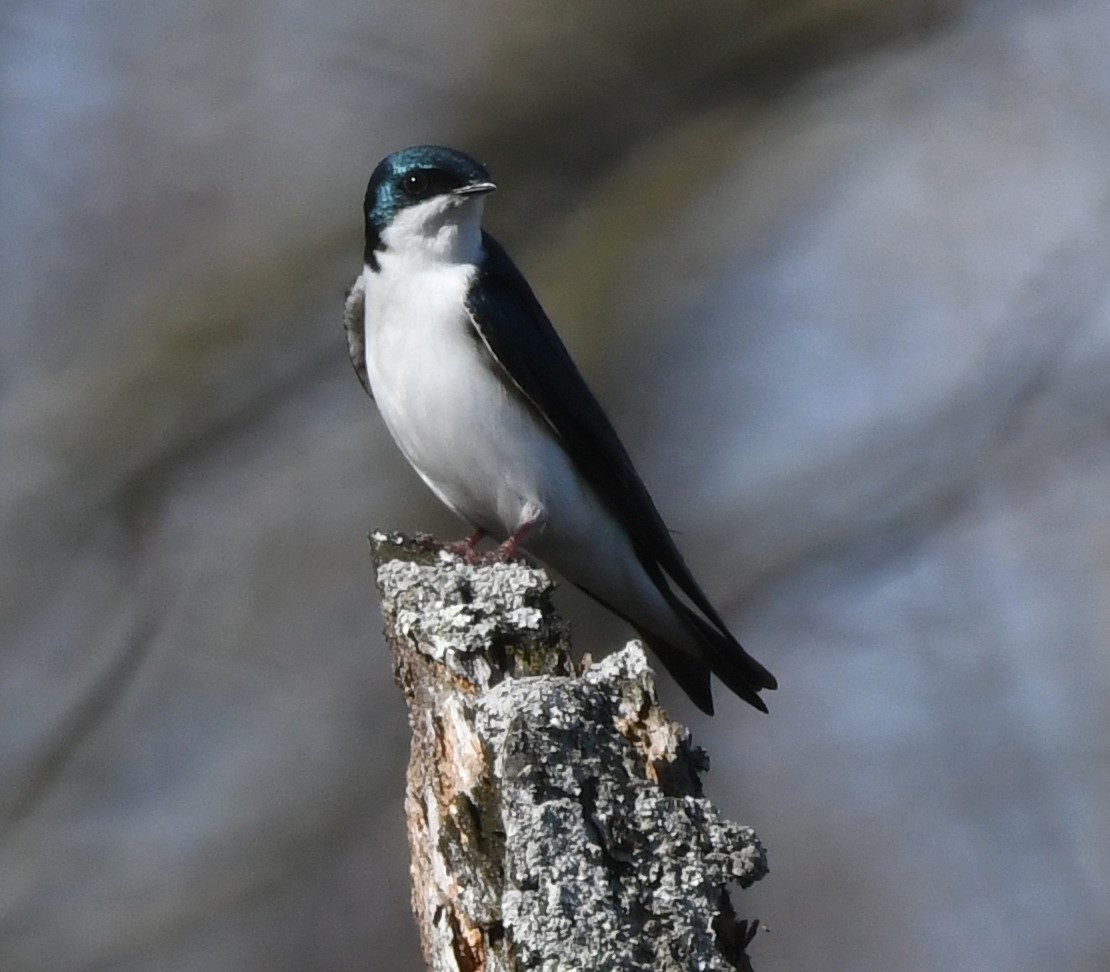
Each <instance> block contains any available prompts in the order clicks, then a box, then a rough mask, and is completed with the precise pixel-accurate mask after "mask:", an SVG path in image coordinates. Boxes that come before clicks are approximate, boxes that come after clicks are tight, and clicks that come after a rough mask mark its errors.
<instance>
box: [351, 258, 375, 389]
mask: <svg viewBox="0 0 1110 972" xmlns="http://www.w3.org/2000/svg"><path fill="white" fill-rule="evenodd" d="M343 330H344V331H346V332H347V353H348V354H349V355H350V356H351V364H353V365H354V366H355V374H356V375H358V380H359V381H361V382H362V387H363V388H365V389H366V394H367V395H369V396H370V397H371V398H373V397H374V395H373V393H372V392H371V391H370V378H369V376H368V375H367V374H366V286H365V284H364V283H363V282H362V275H361V274H360V275H359V278H358V280H356V281H355V282H354V285H353V286H352V287H351V289H350V290H348V291H347V300H346V302H345V303H344V305H343Z"/></svg>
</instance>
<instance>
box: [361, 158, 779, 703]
mask: <svg viewBox="0 0 1110 972" xmlns="http://www.w3.org/2000/svg"><path fill="white" fill-rule="evenodd" d="M496 188H497V186H496V185H495V184H494V183H493V182H492V181H491V178H490V175H489V172H488V171H487V170H486V168H485V166H483V165H482V164H481V163H480V162H478V161H476V160H475V159H474V158H472V157H471V156H469V155H466V154H465V153H463V152H460V151H458V150H456V149H452V148H447V147H444V146H438V145H413V146H410V147H408V148H404V149H401V150H399V151H396V152H393V153H392V154H390V155H387V156H386V157H385V158H384V159H382V161H381V162H380V163H378V165H377V166H376V167H375V168H374V170H373V173H372V174H371V176H370V181H369V183H368V185H367V188H366V196H365V199H364V202H363V216H364V219H365V229H366V236H365V247H364V250H363V268H362V272H361V273H360V274H359V276H358V278H357V279H356V280H355V283H354V285H353V286H352V287H351V289H350V290H349V291H348V294H347V299H346V305H345V310H344V325H345V329H346V336H347V348H348V352H349V354H350V357H351V362H352V364H353V365H354V368H355V372H356V374H357V375H358V378H359V380H360V381H361V383H362V386H363V388H364V389H365V390H366V391H367V393H368V394H369V395H370V397H371V398H372V399H373V400H374V401H375V402H376V404H377V407H378V410H379V411H380V413H381V416H382V419H383V420H384V422H385V425H386V427H387V429H388V430H389V432H390V434H391V435H392V437H393V439H394V441H395V442H396V444H397V445H398V447H399V448H400V450H401V452H402V453H403V454H404V456H405V458H406V459H407V460H408V462H409V463H410V464H411V465H412V467H413V468H414V469H415V470H416V472H417V474H418V475H419V476H420V478H421V479H422V480H423V481H424V482H425V483H426V484H427V485H428V487H429V488H430V489H431V491H432V492H433V493H434V494H435V495H436V496H437V497H438V498H439V499H440V500H441V501H442V502H443V503H444V504H445V505H446V506H447V507H448V508H449V509H451V510H452V511H453V512H454V513H455V514H456V515H458V516H459V517H460V518H461V519H462V520H464V521H466V522H467V523H468V524H469V525H470V527H471V529H472V531H473V532H471V533H470V535H469V536H468V537H467V538H466V539H465V540H461V541H458V542H454V543H449V544H445V545H444V546H445V547H447V548H448V549H450V550H452V551H453V552H455V553H457V554H460V555H462V556H463V557H465V558H467V559H468V560H471V561H473V562H478V561H481V560H483V559H498V560H504V559H508V558H511V557H513V556H515V555H517V554H518V552H519V551H523V552H525V553H527V554H529V555H531V556H533V557H535V558H536V559H538V560H539V561H541V562H542V563H545V564H547V565H548V566H549V567H552V568H554V569H555V570H556V571H557V572H558V573H560V574H561V575H562V576H563V577H564V578H565V579H567V580H568V581H569V582H571V583H573V584H574V585H576V586H577V587H579V588H581V589H582V590H583V591H585V592H586V593H587V594H588V595H589V596H590V597H592V598H593V599H594V600H596V601H598V602H600V603H601V604H602V605H603V606H604V607H606V608H607V609H609V610H610V611H612V612H613V613H614V614H616V615H618V616H619V617H621V618H623V619H624V620H625V621H626V622H627V623H628V624H629V625H630V626H631V627H632V628H633V629H634V630H635V631H636V632H637V633H638V634H639V636H640V637H641V639H642V640H643V642H644V643H645V644H646V645H647V646H648V648H650V649H651V650H652V652H653V653H654V654H655V656H656V657H657V658H658V659H659V660H660V661H661V662H662V664H663V665H664V667H665V668H666V669H667V670H668V671H669V672H670V674H671V676H672V677H673V678H674V679H675V681H676V682H677V683H678V685H679V686H680V688H682V689H683V691H685V693H686V694H687V695H688V696H689V697H690V699H691V700H692V701H693V702H694V704H695V705H697V706H698V707H699V708H700V709H701V710H702V711H704V712H706V713H707V714H709V715H712V714H713V695H712V687H711V679H710V674H711V673H713V674H715V675H716V676H717V677H718V678H719V679H720V680H721V681H722V682H723V683H724V684H725V685H726V686H727V687H728V688H729V689H731V690H732V692H734V693H735V694H736V695H737V696H739V697H740V698H741V699H743V700H744V701H745V702H748V703H750V704H751V705H752V706H754V707H755V708H757V709H759V710H760V711H762V712H766V711H767V707H766V704H765V703H764V702H763V700H762V699H761V698H760V696H759V693H760V692H761V691H762V690H763V689H775V688H777V687H778V685H777V682H776V680H775V677H774V676H773V675H772V674H771V673H770V672H769V671H768V670H767V669H766V668H764V667H763V665H761V664H760V663H759V662H758V661H756V660H755V659H754V658H752V657H751V656H750V655H749V654H748V653H747V652H746V651H745V650H744V649H743V648H742V647H741V646H740V644H739V642H738V641H737V640H736V638H735V637H734V636H733V635H732V633H731V632H730V630H729V628H728V626H727V625H726V624H725V622H724V620H723V619H722V617H721V615H720V614H719V613H718V612H717V610H716V609H715V608H714V607H713V605H712V604H711V603H710V601H709V599H708V597H707V596H706V595H705V593H704V592H703V591H702V589H701V587H700V586H699V585H698V583H697V581H696V580H695V579H694V576H693V574H692V573H691V572H690V569H689V568H688V567H687V565H686V562H685V561H684V560H683V558H682V554H681V553H680V552H679V550H678V548H677V547H676V545H675V543H674V540H673V539H672V536H671V533H670V531H669V530H668V528H667V526H666V524H665V523H664V521H663V518H662V516H661V515H660V514H659V512H658V510H657V509H656V506H655V503H654V501H653V500H652V498H651V496H650V494H649V493H648V491H647V488H646V487H645V486H644V483H643V481H642V480H641V478H640V476H639V474H638V473H637V472H636V469H635V468H634V467H633V465H632V460H631V459H630V458H629V455H628V452H627V450H626V449H625V447H624V445H623V444H622V443H621V440H620V438H619V437H618V435H617V433H616V431H615V430H614V428H613V425H612V423H611V422H610V421H609V419H608V417H607V416H606V414H605V412H604V411H603V409H602V407H601V405H600V404H599V403H598V400H597V399H596V398H595V397H594V395H593V393H592V392H591V391H590V389H589V388H588V386H587V384H586V381H585V380H584V379H583V377H582V375H581V373H580V372H579V370H578V368H577V367H576V366H575V364H574V362H573V360H572V359H571V356H570V354H569V352H568V351H567V349H566V347H565V346H564V345H563V342H562V341H561V340H560V338H559V336H558V334H557V333H556V332H555V329H554V327H553V325H552V324H551V322H550V320H549V319H548V316H547V314H546V313H545V312H544V310H543V308H542V307H541V306H540V302H539V300H538V299H537V298H536V296H535V294H534V293H533V291H532V288H531V287H530V286H529V285H528V282H527V281H526V280H525V278H524V276H523V274H522V273H521V272H520V270H518V269H517V267H516V265H515V264H514V263H513V261H512V259H511V258H510V257H509V255H508V254H507V253H506V252H505V250H504V249H503V248H502V247H501V245H500V244H499V243H498V242H497V241H496V240H495V239H494V238H493V237H492V236H491V235H490V234H489V233H487V232H486V231H485V230H484V229H483V228H482V216H483V209H484V204H485V201H486V199H487V197H488V196H489V194H490V193H491V192H493V191H494V190H495V189H496ZM487 536H488V537H490V538H491V539H496V540H499V541H500V544H499V546H498V547H497V549H496V550H495V551H492V552H491V553H488V554H487V553H484V552H480V551H478V550H477V549H476V547H477V544H478V543H480V542H481V540H482V539H483V538H485V537H487Z"/></svg>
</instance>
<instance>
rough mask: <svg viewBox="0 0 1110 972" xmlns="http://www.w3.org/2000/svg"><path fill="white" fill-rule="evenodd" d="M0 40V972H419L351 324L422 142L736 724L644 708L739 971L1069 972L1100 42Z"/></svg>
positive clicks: (1067, 28)
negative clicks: (649, 495) (639, 502)
mask: <svg viewBox="0 0 1110 972" xmlns="http://www.w3.org/2000/svg"><path fill="white" fill-rule="evenodd" d="M0 18H2V21H0V27H2V30H0V89H2V101H0V178H2V179H3V191H2V192H0V239H2V245H3V251H2V261H3V264H2V265H3V287H2V288H0V543H2V550H3V556H2V558H0V638H2V640H0V968H3V969H4V970H6V972H25V970H28V972H29V970H50V972H70V970H90V972H91V970H135V972H138V970H166V972H193V970H196V972H208V970H224V969H227V970H258V972H264V970H279V972H280V970H299V969H307V968H312V969H324V970H354V969H366V968H371V969H377V968H381V969H400V970H405V969H413V970H414V969H416V968H417V967H418V958H417V952H416V944H415V932H414V930H413V926H412V923H411V920H410V918H409V916H408V884H407V875H406V864H407V858H406V853H405V849H404V837H403V830H402V815H401V807H400V795H401V788H402V773H403V761H404V758H405V746H406V739H407V732H406V727H405V724H404V714H403V711H402V708H401V706H400V702H399V700H398V697H397V692H396V690H395V689H394V687H393V686H392V684H391V681H390V670H389V669H390V666H389V661H388V658H387V655H386V653H385V651H384V648H383V646H382V643H381V639H380V636H379V633H378V631H379V627H380V621H379V617H378V614H377V610H376V604H375V600H374V597H373V596H372V594H371V578H370V571H369V566H368V561H367V555H366V547H365V540H364V535H365V533H366V532H367V531H368V530H369V529H370V528H372V527H387V528H427V529H434V530H437V531H440V532H443V533H445V534H447V535H451V536H458V535H459V534H460V532H461V529H460V527H458V526H457V525H456V524H454V523H453V522H452V521H451V519H450V518H449V516H447V515H446V514H445V513H443V512H442V511H440V510H438V509H437V508H436V506H435V501H434V500H433V499H432V498H431V497H430V496H428V495H426V494H425V491H424V489H423V487H422V486H421V485H420V483H419V482H418V480H417V479H416V477H415V476H414V475H413V474H412V473H411V472H409V471H408V469H407V468H406V467H405V464H404V462H403V460H402V459H401V457H400V455H399V454H398V453H397V451H396V450H395V448H394V447H393V445H392V444H391V443H390V442H389V440H388V437H387V435H386V433H385V432H384V430H383V428H382V425H381V422H380V420H379V419H378V417H377V414H376V412H375V411H374V408H373V406H372V404H371V403H370V402H369V401H368V400H367V399H366V398H365V397H364V395H363V394H362V391H361V389H360V388H359V386H358V383H357V381H356V380H355V378H354V375H353V374H352V373H351V370H350V366H349V364H348V363H347V361H346V357H345V350H344V345H343V340H342V336H341V331H340V323H339V322H340V317H341V307H342V296H343V289H344V287H345V286H346V285H347V284H348V283H349V282H350V281H351V280H352V279H353V278H354V276H355V275H356V273H357V272H358V270H359V264H360V254H361V239H360V235H361V217H360V212H359V208H360V203H361V199H362V194H363V191H364V188H365V182H366V179H367V177H368V175H369V172H370V170H371V168H372V166H373V165H374V163H375V162H376V161H377V160H378V159H379V158H380V157H381V156H382V155H384V154H385V153H386V152H388V151H391V150H392V149H395V148H398V147H400V146H402V145H405V144H409V143H412V142H417V141H428V140H434V141H439V142H445V143H448V144H452V145H456V146H458V147H460V148H464V149H466V150H469V151H470V152H472V153H473V154H475V155H477V156H478V157H480V158H482V159H483V160H484V161H486V162H487V163H488V164H489V166H490V168H491V170H492V172H493V174H494V176H495V178H496V179H497V181H498V182H499V183H500V184H501V187H502V189H501V191H500V192H499V193H498V194H497V195H496V196H494V197H492V198H491V200H490V202H489V205H488V213H489V219H488V223H489V225H490V227H491V228H492V229H493V231H494V232H495V233H496V234H498V235H500V236H501V237H502V239H503V241H504V242H505V243H506V244H507V245H508V246H509V248H510V250H511V251H512V252H513V253H514V254H515V256H516V257H517V259H518V262H519V263H520V264H521V265H522V267H523V268H524V269H525V271H526V272H527V274H528V275H529V277H530V278H531V280H532V281H533V284H534V285H535V287H536V289H537V291H538V292H539V294H540V296H541V298H542V299H543V301H544V302H545V304H546V306H547V308H548V310H549V312H550V313H551V315H552V317H553V319H554V320H555V322H556V324H557V326H558V327H559V328H560V330H561V332H562V334H563V335H564V337H565V340H566V341H567V343H568V344H569V345H570V347H571V349H572V351H573V352H574V353H575V355H576V357H577V358H578V360H579V361H580V363H581V365H582V367H583V370H584V371H585V372H586V374H587V376H588V377H589V379H590V380H591V382H592V384H593V385H594V387H595V388H596V390H597V391H598V394H599V396H600V397H601V399H602V400H603V402H604V403H605V404H606V405H607V407H608V408H609V410H610V412H611V415H612V417H613V419H614V422H615V424H616V425H617V427H618V428H619V429H620V430H621V431H622V433H623V435H624V437H625V439H626V441H627V443H628V445H629V448H630V450H631V452H632V454H633V456H634V458H635V459H636V460H637V463H638V465H639V467H640V469H641V472H642V473H643V475H644V478H645V479H646V481H647V482H648V484H649V485H650V487H651V488H652V490H653V492H654V494H655V496H656V499H657V501H658V503H659V505H660V507H661V508H662V510H663V511H664V514H665V515H666V516H667V518H668V520H669V521H670V522H671V524H672V525H673V526H674V527H675V529H676V530H678V531H680V532H681V535H680V537H679V542H680V545H681V546H682V547H683V549H684V550H685V551H686V553H687V554H688V556H689V559H690V561H691V563H692V564H693V565H694V567H695V569H696V572H697V573H698V574H699V575H700V576H701V577H702V578H703V579H704V582H705V585H706V587H707V588H708V589H709V591H710V593H711V594H712V596H713V597H714V598H715V600H716V601H717V602H718V603H719V604H720V605H721V606H722V608H723V609H724V610H725V613H726V614H727V615H728V617H729V618H730V619H731V620H732V621H733V623H734V626H735V629H736V631H737V633H738V634H739V635H740V636H741V638H742V640H743V641H744V642H745V644H746V645H748V646H749V647H750V649H751V650H752V651H753V653H754V654H755V655H756V656H757V657H759V658H760V659H761V660H763V661H764V662H766V663H767V664H768V666H769V667H770V668H771V669H772V670H773V671H774V672H775V673H776V674H777V675H778V676H779V679H780V682H781V684H782V689H781V690H780V691H779V692H778V693H776V694H774V695H772V696H771V697H770V699H769V701H770V703H771V707H772V714H771V715H770V716H769V717H761V716H759V715H758V713H755V712H754V711H751V710H749V709H748V708H747V707H745V706H743V705H742V704H741V703H739V702H736V701H735V700H732V699H729V698H727V697H726V695H725V693H724V692H723V691H720V690H719V691H718V693H717V694H718V708H719V715H718V717H717V718H716V719H714V720H709V719H705V718H703V717H701V716H699V715H697V714H696V713H695V712H693V711H692V710H691V708H690V706H689V705H687V704H686V703H685V701H684V700H683V699H682V698H680V693H679V692H678V691H677V690H676V689H675V687H674V686H673V685H672V684H671V683H669V682H667V681H664V682H663V685H662V691H663V693H664V698H665V700H666V701H667V702H668V703H669V704H670V705H671V706H672V708H673V709H674V710H675V711H676V713H678V714H679V715H681V716H682V717H683V718H686V719H688V720H689V722H690V723H691V724H692V725H693V727H694V730H695V733H696V737H697V739H698V740H699V741H700V742H702V743H703V744H705V745H706V746H707V747H708V748H709V749H710V751H711V753H712V757H713V770H712V773H711V775H710V777H709V780H708V787H709V792H710V795H711V796H713V798H714V799H715V800H716V801H717V802H718V803H719V805H720V806H721V807H722V809H723V810H724V811H725V812H726V813H727V814H728V815H730V816H732V817H734V818H736V819H739V820H742V821H744V822H747V823H751V824H753V825H754V826H755V827H756V828H757V830H758V831H759V833H760V835H761V836H762V837H763V839H764V840H765V842H766V843H767V844H768V846H769V848H770V855H771V858H770V860H771V867H772V874H771V876H770V878H769V879H768V880H767V881H765V882H764V884H763V886H762V887H760V888H758V889H757V890H755V891H753V892H751V893H750V894H746V895H744V896H742V898H741V900H740V905H741V908H742V911H743V912H745V913H747V914H758V915H759V917H760V918H762V919H763V920H764V921H765V922H766V923H768V924H769V925H770V926H771V928H772V931H771V933H770V934H769V935H766V936H763V937H761V938H759V939H758V940H757V943H756V945H755V946H754V947H753V958H754V961H755V964H756V968H758V969H760V970H762V972H774V970H791V972H796V970H800V969H808V968H822V969H828V968H832V969H851V970H875V972H880V970H884V972H885V970H892V969H893V970H922V972H925V970H930V972H931V970H935V969H938V968H944V969H948V970H969V972H970V970H984V969H1005V970H1007V972H1021V970H1029V972H1033V970H1041V969H1044V968H1053V969H1068V970H1092V972H1093V970H1105V969H1106V968H1108V967H1110V926H1108V921H1107V918H1108V916H1110V759H1108V746H1107V732H1108V728H1110V726H1108V716H1110V707H1108V704H1107V693H1108V689H1110V656H1108V647H1110V633H1108V632H1110V488H1108V475H1110V448H1108V446H1110V229H1108V215H1110V164H1108V159H1110V60H1108V59H1107V56H1106V53H1107V51H1108V50H1110V5H1107V4H1106V2H1105V0H1056V2H1034V0H1012V2H1007V3H1004V2H989V0H967V2H958V0H900V2H892V0H885V2H878V0H874V2H870V0H793V2H789V3H784V2H782V0H749V2H746V3H742V2H730V3H726V2H724V0H716V2H713V0H709V2H700V3H691V4H682V5H678V4H675V5H644V4H627V3H604V2H602V3H598V2H589V3H586V2H583V3H570V4H566V3H564V4H558V5H554V4H540V3H538V2H528V0H525V2H522V0H514V2H508V0H486V2H477V0H475V2H470V3H464V4H443V5H424V4H413V3H409V2H400V0H379V2H376V3H370V4H354V3H342V2H341V3H337V4H330V5H315V4H309V3H307V2H303V0H288V2H285V3H279V4H271V5H267V6H262V5H252V4H246V3H235V2H232V3H222V4H217V3H204V2H200V0H182V2H178V3H174V4H149V3H139V2H135V0H122V2H119V3H114V4H111V5H109V4H98V5H97V4H77V3H51V2H49V0H33V2H32V0H25V2H19V0H10V2H8V3H7V4H6V5H5V6H4V8H3V10H2V11H0ZM564 606H565V609H566V611H567V613H568V614H569V615H570V617H571V618H572V620H574V622H575V624H576V630H577V631H578V633H579V639H580V647H582V648H588V649H590V650H591V651H593V652H594V653H595V654H597V653H600V652H602V651H604V650H605V649H606V648H607V647H609V646H613V645H616V644H619V643H620V642H621V640H622V639H623V638H624V637H625V635H626V634H627V632H626V631H624V630H623V629H622V628H621V626H620V625H618V624H616V623H614V622H611V621H609V620H607V619H605V618H602V617H599V615H598V612H596V611H595V610H593V609H592V608H591V607H590V606H588V605H586V604H585V603H584V602H583V601H582V600H581V599H579V598H576V597H574V596H573V595H572V594H571V593H568V594H567V596H566V597H565V599H564Z"/></svg>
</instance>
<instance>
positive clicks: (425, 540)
mask: <svg viewBox="0 0 1110 972" xmlns="http://www.w3.org/2000/svg"><path fill="white" fill-rule="evenodd" d="M485 535H486V531H485V530H483V529H482V528H481V527H478V528H477V529H476V530H475V531H474V532H473V533H472V534H470V536H469V537H467V538H466V539H465V540H451V541H448V542H446V543H445V542H444V541H442V540H436V539H435V537H430V536H424V537H421V538H420V544H421V546H422V547H424V549H425V550H446V551H447V552H448V553H451V554H454V555H455V556H456V557H462V558H463V560H465V561H467V562H468V563H472V564H473V563H476V562H477V561H479V560H481V558H482V555H481V554H479V553H478V552H477V551H476V550H475V549H474V548H475V547H476V546H478V544H479V543H481V541H482V538H483V537H484V536H485Z"/></svg>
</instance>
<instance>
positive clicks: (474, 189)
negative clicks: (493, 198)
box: [451, 182, 497, 196]
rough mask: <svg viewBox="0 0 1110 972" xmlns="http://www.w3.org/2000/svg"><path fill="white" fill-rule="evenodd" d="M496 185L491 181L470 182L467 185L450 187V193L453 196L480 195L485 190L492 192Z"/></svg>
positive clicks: (485, 191)
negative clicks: (455, 187) (456, 187)
mask: <svg viewBox="0 0 1110 972" xmlns="http://www.w3.org/2000/svg"><path fill="white" fill-rule="evenodd" d="M496 188H497V186H496V185H494V184H493V183H492V182H472V183H470V185H469V186H459V188H458V189H452V190H451V195H453V196H481V195H484V194H485V193H487V192H493V190H494V189H496Z"/></svg>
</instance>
